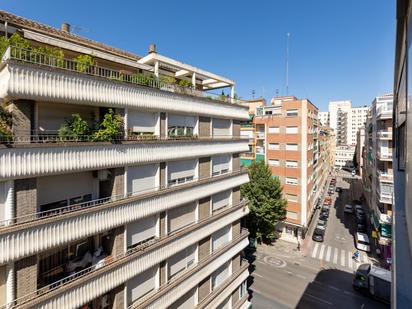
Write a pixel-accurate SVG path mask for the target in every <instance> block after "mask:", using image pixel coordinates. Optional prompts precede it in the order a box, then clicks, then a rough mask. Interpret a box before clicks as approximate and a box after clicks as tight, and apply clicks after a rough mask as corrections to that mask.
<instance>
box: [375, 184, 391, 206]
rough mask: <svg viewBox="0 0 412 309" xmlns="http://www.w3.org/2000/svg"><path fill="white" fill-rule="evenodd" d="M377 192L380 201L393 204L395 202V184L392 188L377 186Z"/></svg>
mask: <svg viewBox="0 0 412 309" xmlns="http://www.w3.org/2000/svg"><path fill="white" fill-rule="evenodd" d="M376 193H377V195H378V198H379V201H380V202H381V203H386V204H392V202H393V186H392V187H391V189H384V190H382V189H381V188H379V186H378V187H377V188H376Z"/></svg>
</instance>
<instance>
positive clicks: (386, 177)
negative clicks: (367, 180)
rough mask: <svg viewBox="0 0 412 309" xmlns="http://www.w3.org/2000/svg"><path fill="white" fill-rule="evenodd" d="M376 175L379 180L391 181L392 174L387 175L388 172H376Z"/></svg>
mask: <svg viewBox="0 0 412 309" xmlns="http://www.w3.org/2000/svg"><path fill="white" fill-rule="evenodd" d="M376 175H377V176H378V177H379V179H381V180H385V181H393V174H389V173H388V172H383V171H381V170H376Z"/></svg>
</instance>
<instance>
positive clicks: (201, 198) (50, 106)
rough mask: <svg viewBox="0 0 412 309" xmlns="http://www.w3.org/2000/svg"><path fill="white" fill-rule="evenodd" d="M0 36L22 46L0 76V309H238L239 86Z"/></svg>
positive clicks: (3, 25) (66, 41)
mask: <svg viewBox="0 0 412 309" xmlns="http://www.w3.org/2000/svg"><path fill="white" fill-rule="evenodd" d="M0 34H1V35H3V36H6V37H8V38H10V37H11V36H12V35H14V36H16V34H19V36H20V39H19V40H18V42H17V43H18V44H16V45H12V46H9V47H8V48H7V49H6V50H5V51H4V54H3V57H2V60H1V66H0V98H1V100H2V107H1V126H0V129H1V143H0V147H1V150H0V308H11V307H13V308H14V307H18V308H59V309H60V308H80V307H81V308H247V307H249V306H250V303H249V302H248V295H247V291H246V279H247V278H248V276H249V272H248V263H247V262H246V261H245V260H244V259H242V257H241V251H242V250H243V249H244V248H245V247H246V246H247V245H248V232H247V231H246V230H244V229H243V228H241V224H240V220H241V219H242V217H244V216H245V215H247V214H248V212H249V210H248V208H247V205H246V204H245V202H244V201H243V200H241V197H240V186H241V185H242V184H244V183H246V182H248V181H249V179H248V174H247V171H245V170H243V169H241V167H240V153H242V152H247V151H248V141H247V140H245V139H242V138H241V136H240V122H242V121H247V120H248V109H247V108H246V107H244V106H242V105H240V104H239V103H241V102H240V101H239V100H236V99H235V98H234V82H233V81H231V80H230V79H228V78H225V77H222V76H219V75H217V74H214V73H211V72H208V71H206V70H203V69H199V68H197V67H194V66H192V65H189V64H185V63H182V62H180V61H177V60H174V59H171V58H168V57H166V56H163V55H161V54H159V53H158V52H157V51H156V47H155V46H154V45H151V46H150V48H149V53H148V54H147V55H145V56H138V55H135V54H133V53H129V52H126V51H124V50H120V49H117V48H113V47H110V46H107V45H105V44H102V43H99V42H95V41H92V40H89V39H86V38H83V37H80V36H78V35H74V34H71V33H70V26H69V25H67V24H63V26H62V29H61V30H59V29H55V28H52V27H49V26H47V25H43V24H40V23H38V22H35V21H31V20H27V19H25V18H22V17H18V16H15V15H13V14H10V13H7V12H4V11H0ZM14 38H15V37H14ZM86 55H87V56H86ZM222 87H224V88H226V89H227V90H226V92H227V95H221V96H217V95H213V94H211V93H210V91H209V90H213V89H217V88H219V89H221V88H222ZM219 92H220V90H219ZM73 115H76V117H77V118H76V119H77V120H76V121H78V119H79V118H81V119H82V120H83V121H82V122H76V123H77V125H76V130H80V127H81V128H85V127H86V128H87V131H82V132H83V133H82V134H80V133H79V134H77V133H76V132H78V131H76V130H75V129H73V128H72V127H71V124H72V123H73V122H74V121H75V120H74V119H73V117H74V116H73ZM64 125H66V126H64ZM62 128H63V129H62ZM113 130H115V131H114V132H115V133H113ZM116 130H117V131H116ZM116 132H117V133H116Z"/></svg>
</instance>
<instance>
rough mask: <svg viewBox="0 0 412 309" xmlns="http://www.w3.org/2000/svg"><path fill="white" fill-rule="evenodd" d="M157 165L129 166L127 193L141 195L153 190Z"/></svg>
mask: <svg viewBox="0 0 412 309" xmlns="http://www.w3.org/2000/svg"><path fill="white" fill-rule="evenodd" d="M157 169H158V164H150V165H144V166H130V167H128V169H127V179H128V181H127V191H128V192H133V194H141V193H145V192H148V191H153V190H155V189H156V188H155V186H156V173H157Z"/></svg>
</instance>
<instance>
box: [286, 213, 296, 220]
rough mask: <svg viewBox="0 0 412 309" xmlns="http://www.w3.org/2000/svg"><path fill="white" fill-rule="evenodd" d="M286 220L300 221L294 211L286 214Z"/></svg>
mask: <svg viewBox="0 0 412 309" xmlns="http://www.w3.org/2000/svg"><path fill="white" fill-rule="evenodd" d="M286 218H289V219H294V220H297V219H298V213H297V212H293V211H287V212H286Z"/></svg>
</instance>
